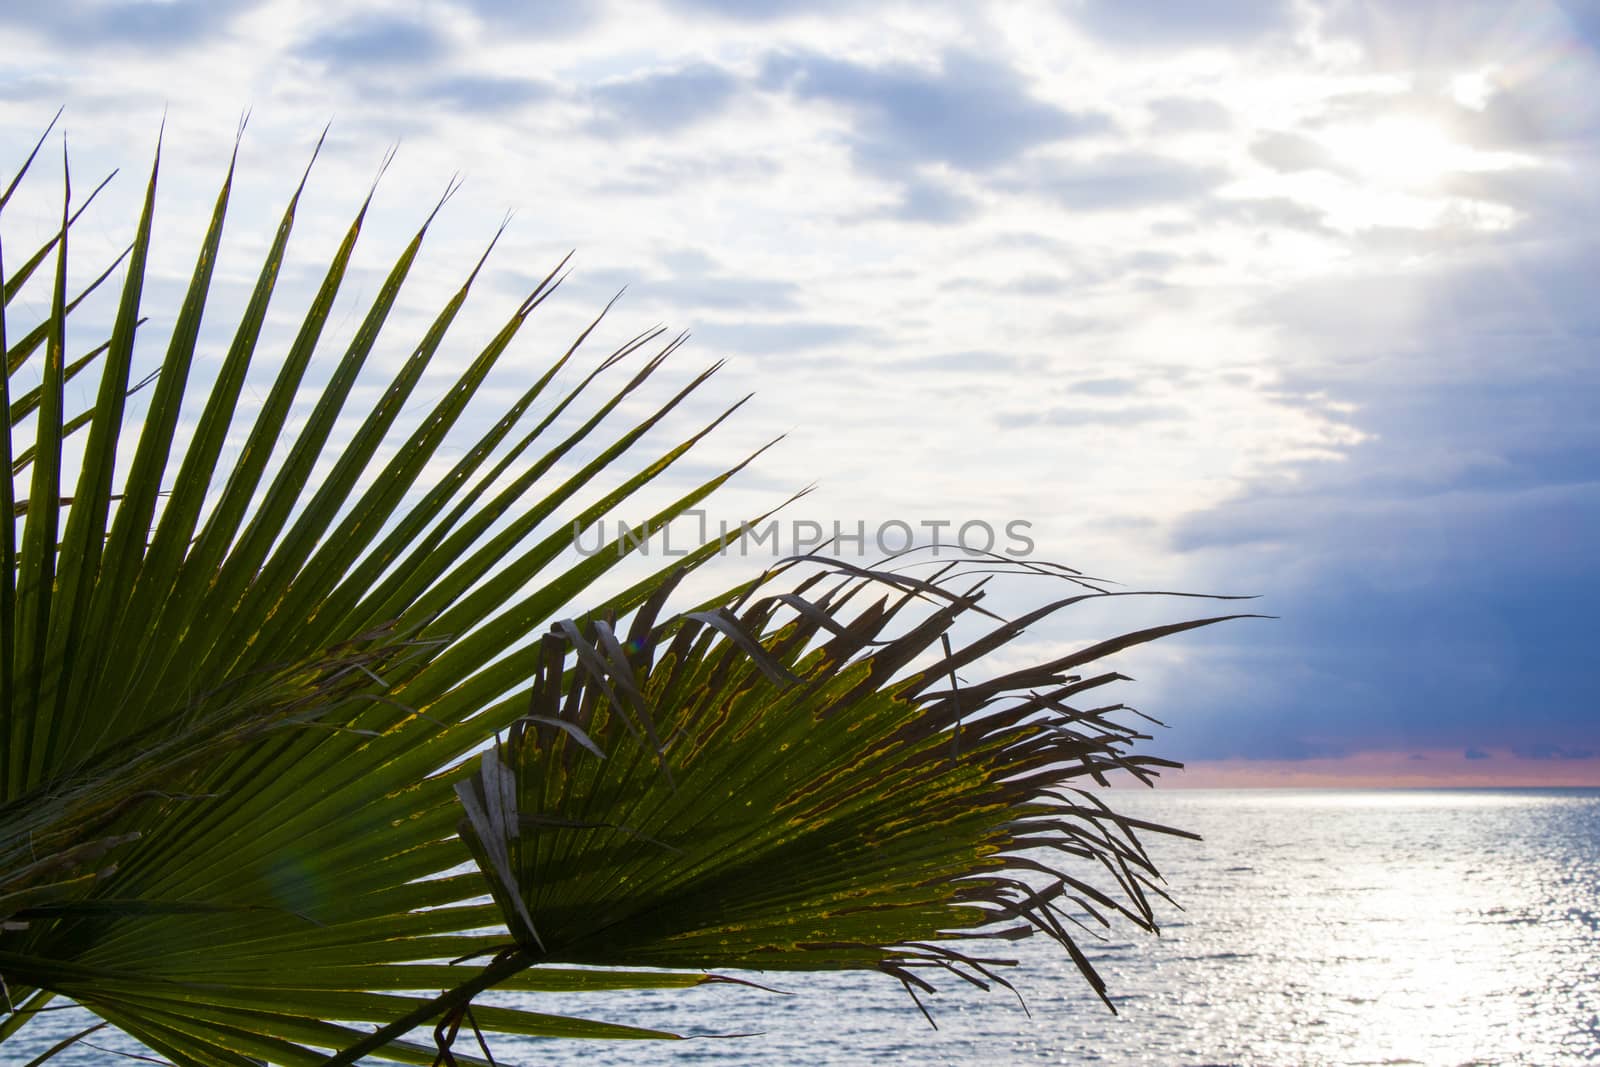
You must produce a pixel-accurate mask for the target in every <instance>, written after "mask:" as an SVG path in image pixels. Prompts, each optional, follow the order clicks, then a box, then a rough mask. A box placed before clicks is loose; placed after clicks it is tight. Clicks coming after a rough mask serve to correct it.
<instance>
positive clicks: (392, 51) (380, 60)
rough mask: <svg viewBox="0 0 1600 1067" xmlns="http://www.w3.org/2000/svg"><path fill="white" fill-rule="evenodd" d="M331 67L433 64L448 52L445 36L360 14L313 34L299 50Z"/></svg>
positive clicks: (393, 18)
mask: <svg viewBox="0 0 1600 1067" xmlns="http://www.w3.org/2000/svg"><path fill="white" fill-rule="evenodd" d="M297 51H298V52H299V54H300V55H302V56H304V57H306V58H308V59H314V60H317V61H319V62H322V63H326V64H327V65H328V66H329V67H333V68H341V67H368V66H390V65H395V66H399V65H403V64H415V63H431V62H433V61H435V60H438V59H442V58H443V57H444V56H445V55H446V53H447V52H448V51H449V48H448V44H447V42H446V39H445V37H444V35H443V34H441V33H440V32H439V31H438V30H436V29H434V28H433V27H432V26H429V25H428V24H427V23H424V22H418V21H415V20H413V19H409V18H402V17H399V16H394V15H378V14H370V15H360V16H357V17H355V18H350V19H346V20H345V21H343V22H340V23H337V24H335V25H332V26H329V27H327V28H326V29H323V30H320V31H318V32H317V33H315V34H313V35H312V36H310V37H309V38H307V39H306V40H305V41H303V42H302V43H301V45H300V46H299V48H298V49H297Z"/></svg>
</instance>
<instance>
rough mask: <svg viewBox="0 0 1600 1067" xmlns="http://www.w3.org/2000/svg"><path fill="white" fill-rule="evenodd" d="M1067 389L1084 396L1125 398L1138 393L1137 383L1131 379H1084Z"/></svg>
mask: <svg viewBox="0 0 1600 1067" xmlns="http://www.w3.org/2000/svg"><path fill="white" fill-rule="evenodd" d="M1067 389H1068V390H1069V391H1070V392H1074V393H1082V394H1084V395H1085V396H1127V395H1128V394H1129V393H1136V392H1138V391H1139V383H1138V382H1136V381H1134V380H1133V379H1132V378H1085V379H1084V380H1082V381H1078V382H1073V383H1072V384H1071V385H1069V386H1067Z"/></svg>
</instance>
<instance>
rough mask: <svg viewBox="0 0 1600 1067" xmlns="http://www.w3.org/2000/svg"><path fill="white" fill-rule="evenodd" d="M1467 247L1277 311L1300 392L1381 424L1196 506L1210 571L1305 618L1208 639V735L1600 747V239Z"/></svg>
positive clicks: (1213, 747)
mask: <svg viewBox="0 0 1600 1067" xmlns="http://www.w3.org/2000/svg"><path fill="white" fill-rule="evenodd" d="M1551 227H1552V228H1551V232H1555V229H1556V227H1555V221H1554V220H1552V222H1551ZM1567 229H1568V230H1569V232H1571V233H1580V232H1581V227H1579V226H1578V225H1577V224H1576V222H1575V220H1569V222H1568V226H1567ZM1444 263H1445V265H1442V266H1436V267H1434V268H1433V269H1431V270H1426V271H1418V270H1416V269H1415V268H1407V269H1399V270H1396V271H1394V272H1392V273H1389V272H1381V271H1371V270H1369V272H1368V274H1367V276H1366V277H1364V278H1360V279H1342V280H1340V281H1338V282H1328V283H1324V284H1320V285H1310V284H1303V285H1301V286H1300V287H1298V291H1297V292H1296V294H1295V295H1294V296H1293V297H1292V298H1289V299H1280V300H1275V301H1273V302H1272V303H1271V304H1269V305H1266V306H1265V307H1264V308H1263V309H1262V313H1261V315H1260V317H1259V318H1258V320H1257V321H1258V323H1260V324H1266V323H1274V324H1275V325H1276V327H1277V329H1278V330H1279V335H1280V337H1281V338H1282V339H1283V343H1284V346H1285V349H1284V350H1285V362H1284V363H1283V364H1282V365H1281V366H1280V367H1279V373H1280V380H1279V387H1278V395H1279V396H1280V397H1281V398H1283V399H1284V400H1285V401H1286V402H1295V403H1300V404H1304V405H1306V406H1308V407H1313V408H1314V407H1315V406H1317V405H1323V406H1324V407H1325V406H1326V405H1327V404H1329V403H1338V404H1345V405H1348V406H1349V408H1348V411H1347V412H1346V415H1345V417H1346V418H1348V419H1349V420H1350V421H1351V422H1352V423H1353V424H1354V426H1355V427H1356V428H1358V429H1359V430H1360V431H1361V432H1362V433H1363V434H1365V435H1366V440H1364V441H1363V442H1362V443H1360V444H1359V445H1355V446H1353V447H1347V448H1346V449H1344V450H1343V452H1344V458H1343V459H1342V460H1341V461H1338V462H1327V461H1320V462H1309V461H1307V462H1293V463H1285V464H1284V465H1282V467H1281V468H1280V469H1278V470H1277V471H1275V472H1272V473H1271V474H1269V475H1266V476H1263V477H1261V478H1260V479H1258V480H1255V481H1253V482H1251V483H1250V484H1248V485H1246V486H1245V487H1244V488H1243V489H1242V490H1241V491H1240V492H1239V493H1237V494H1236V495H1235V496H1233V497H1232V498H1231V499H1228V500H1227V501H1225V502H1224V503H1221V504H1219V505H1217V506H1215V507H1211V508H1207V509H1205V510H1203V511H1201V512H1198V513H1195V514H1193V515H1191V516H1189V517H1187V518H1186V519H1184V520H1182V521H1181V522H1179V523H1178V524H1176V526H1175V528H1174V533H1173V539H1172V542H1171V544H1172V547H1173V548H1174V549H1176V550H1178V551H1180V552H1182V553H1184V554H1186V555H1187V556H1188V557H1189V558H1190V559H1191V560H1193V561H1195V563H1196V564H1197V565H1198V566H1199V567H1200V569H1201V570H1203V571H1204V572H1205V573H1207V574H1209V575H1211V577H1210V578H1208V579H1207V580H1206V583H1205V584H1206V585H1208V586H1211V587H1216V586H1218V585H1235V583H1236V582H1237V581H1238V578H1239V576H1245V577H1246V582H1247V585H1248V588H1249V589H1250V590H1251V591H1262V592H1265V593H1267V594H1268V601H1267V605H1268V607H1267V610H1269V611H1271V612H1272V613H1273V614H1277V615H1281V616H1282V617H1283V619H1282V621H1281V622H1278V623H1274V624H1273V625H1272V626H1270V627H1265V628H1262V629H1261V630H1260V631H1258V632H1255V633H1252V634H1250V635H1249V639H1248V641H1246V640H1245V639H1244V638H1243V636H1241V637H1240V638H1237V640H1239V642H1240V643H1238V644H1232V642H1233V641H1234V640H1236V639H1235V638H1234V637H1232V635H1223V636H1222V643H1221V644H1219V645H1217V646H1213V647H1212V648H1210V649H1209V650H1208V652H1207V663H1206V664H1205V665H1204V666H1202V668H1201V669H1200V670H1199V671H1198V675H1200V676H1202V677H1204V676H1206V675H1207V672H1213V673H1211V674H1210V676H1209V677H1210V680H1209V681H1200V680H1199V679H1198V678H1196V679H1191V683H1192V684H1188V685H1186V689H1185V697H1186V700H1187V701H1188V704H1189V708H1190V710H1191V712H1192V713H1193V715H1194V717H1195V718H1194V726H1193V731H1192V733H1191V734H1190V737H1189V740H1188V742H1187V743H1188V744H1190V745H1192V746H1193V747H1192V748H1191V750H1190V754H1192V755H1195V756H1197V757H1201V758H1204V757H1206V756H1210V755H1215V756H1219V757H1220V756H1226V755H1229V754H1241V752H1244V751H1245V750H1248V751H1247V752H1246V753H1245V754H1249V755H1253V756H1258V757H1277V756H1284V755H1287V754H1289V753H1290V752H1292V751H1295V750H1297V746H1300V745H1302V744H1303V743H1305V742H1306V741H1307V740H1308V738H1311V737H1313V736H1316V737H1321V738H1323V739H1327V736H1328V733H1329V725H1328V724H1331V723H1337V724H1338V725H1337V734H1336V736H1337V737H1338V738H1340V739H1341V740H1342V742H1343V743H1344V744H1346V745H1347V746H1349V747H1351V748H1353V749H1364V748H1385V749H1412V748H1419V747H1440V748H1448V747H1452V746H1460V744H1461V737H1462V734H1463V733H1468V734H1469V735H1470V736H1471V737H1472V738H1473V740H1474V742H1475V744H1476V745H1477V746H1479V747H1480V748H1482V749H1484V750H1489V749H1490V748H1491V747H1492V748H1494V749H1513V750H1516V751H1519V752H1521V753H1523V754H1524V755H1525V758H1528V754H1531V753H1535V752H1541V751H1546V750H1545V749H1543V748H1541V747H1540V746H1548V745H1550V744H1552V743H1553V739H1558V741H1559V746H1558V747H1560V748H1561V751H1563V752H1566V753H1568V754H1570V753H1574V752H1583V751H1592V750H1600V717H1597V716H1595V715H1594V713H1593V709H1594V707H1595V706H1596V705H1597V702H1600V688H1597V681H1596V677H1595V675H1594V672H1593V670H1592V668H1591V667H1590V666H1589V664H1590V662H1591V661H1592V659H1593V650H1592V649H1591V648H1590V647H1589V644H1590V639H1589V637H1588V636H1587V635H1588V634H1589V633H1590V632H1591V630H1592V627H1591V625H1590V621H1589V620H1590V617H1591V615H1592V611H1593V607H1592V605H1593V604H1594V603H1595V602H1597V601H1600V557H1596V555H1595V553H1594V551H1593V547H1592V546H1593V545H1595V544H1597V543H1600V476H1597V475H1596V472H1597V471H1600V425H1597V424H1596V423H1595V421H1594V419H1593V415H1592V412H1593V411H1594V410H1595V409H1596V408H1597V407H1600V373H1597V372H1596V371H1595V369H1594V363H1593V346H1594V339H1595V338H1596V337H1600V308H1597V307H1596V306H1595V304H1594V302H1593V300H1592V298H1591V296H1590V294H1589V289H1590V284H1589V281H1588V279H1590V278H1592V277H1594V276H1595V274H1596V273H1600V243H1592V242H1590V241H1588V240H1585V239H1582V238H1580V239H1578V240H1568V241H1567V242H1566V243H1565V244H1562V243H1558V242H1556V241H1553V240H1548V239H1546V240H1539V241H1535V242H1529V243H1527V244H1518V243H1515V242H1501V243H1499V244H1497V245H1496V246H1495V247H1494V248H1493V249H1492V250H1485V251H1484V252H1483V253H1481V254H1479V255H1476V256H1474V257H1472V258H1469V259H1465V260H1464V261H1463V260H1459V259H1457V260H1449V259H1447V260H1445V261H1444ZM1241 676H1249V677H1250V678H1251V679H1252V684H1253V685H1254V687H1255V688H1254V689H1253V690H1252V691H1251V692H1249V693H1245V694H1241V692H1240V690H1239V686H1240V678H1241ZM1274 706H1276V707H1281V708H1285V709H1293V713H1292V714H1291V715H1281V716H1280V715H1276V714H1274V713H1273V712H1272V711H1271V710H1270V709H1272V708H1273V707H1274ZM1242 707H1243V708H1244V709H1245V710H1241V708H1242ZM1224 721H1226V722H1227V723H1228V726H1227V731H1226V732H1224V731H1223V730H1222V729H1221V727H1220V725H1219V724H1220V723H1222V722H1224ZM1551 754H1552V756H1553V755H1554V752H1553V750H1552V753H1551Z"/></svg>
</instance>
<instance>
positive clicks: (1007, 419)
mask: <svg viewBox="0 0 1600 1067" xmlns="http://www.w3.org/2000/svg"><path fill="white" fill-rule="evenodd" d="M1186 414H1187V413H1186V412H1185V411H1184V410H1183V408H1180V407H1176V406H1173V405H1170V404H1136V405H1133V406H1130V407H1121V408H1108V407H1053V408H1048V409H1046V410H1044V411H1008V412H1001V413H1000V414H999V415H997V416H996V417H995V421H996V422H998V423H999V424H1000V425H1002V426H1063V427H1064V426H1119V427H1121V426H1143V425H1147V424H1149V423H1152V422H1169V421H1172V420H1175V419H1182V418H1184V417H1185V416H1186Z"/></svg>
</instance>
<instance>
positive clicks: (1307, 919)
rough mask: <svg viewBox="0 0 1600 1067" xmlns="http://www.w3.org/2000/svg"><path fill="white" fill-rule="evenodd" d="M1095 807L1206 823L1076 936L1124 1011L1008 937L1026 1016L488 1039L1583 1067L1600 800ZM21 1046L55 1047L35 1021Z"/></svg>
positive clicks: (1298, 796)
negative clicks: (1167, 892) (1152, 905)
mask: <svg viewBox="0 0 1600 1067" xmlns="http://www.w3.org/2000/svg"><path fill="white" fill-rule="evenodd" d="M1111 800H1112V802H1113V804H1114V805H1116V806H1121V807H1122V808H1124V809H1126V810H1128V811H1129V813H1130V814H1135V815H1138V816H1140V817H1143V818H1146V819H1150V820H1152V821H1156V822H1166V823H1170V824H1172V825H1176V826H1181V827H1184V828H1187V829H1192V830H1195V831H1198V832H1200V833H1201V834H1203V835H1205V838H1206V840H1205V841H1203V842H1199V843H1194V842H1186V841H1180V840H1167V839H1160V838H1153V839H1151V842H1150V844H1151V848H1152V852H1153V854H1154V856H1155V858H1156V860H1157V862H1158V863H1159V864H1160V866H1161V867H1162V869H1163V871H1164V872H1165V873H1166V875H1167V879H1168V882H1169V884H1170V886H1171V887H1172V892H1173V894H1174V896H1175V897H1176V898H1177V899H1178V901H1179V903H1181V904H1182V905H1183V906H1184V908H1185V909H1187V910H1186V911H1182V912H1180V911H1178V910H1176V909H1174V908H1171V907H1167V908H1165V909H1164V912H1163V914H1164V917H1165V922H1164V929H1163V936H1162V937H1160V938H1154V937H1144V936H1139V935H1137V932H1136V931H1131V930H1113V931H1112V934H1113V937H1112V939H1111V940H1108V941H1106V942H1103V943H1099V944H1096V945H1093V946H1086V947H1088V948H1089V955H1090V956H1091V957H1092V958H1093V959H1094V960H1095V963H1096V966H1097V967H1098V968H1099V969H1100V971H1101V974H1102V975H1103V976H1104V977H1105V978H1106V980H1107V982H1108V983H1109V985H1110V987H1111V990H1112V993H1113V997H1114V999H1115V1001H1116V1003H1117V1006H1118V1009H1119V1012H1120V1014H1119V1015H1117V1016H1112V1015H1111V1014H1110V1013H1109V1012H1107V1011H1106V1010H1105V1009H1104V1008H1103V1007H1102V1006H1100V1005H1099V1003H1098V1001H1097V1000H1096V999H1095V998H1094V996H1093V994H1092V993H1091V992H1090V991H1089V990H1088V989H1087V987H1086V986H1085V985H1084V983H1083V982H1082V980H1081V979H1080V978H1078V976H1077V974H1076V972H1075V970H1074V969H1073V966H1072V963H1071V961H1070V960H1069V959H1068V958H1067V957H1066V955H1065V954H1064V953H1062V952H1061V951H1060V950H1059V949H1054V948H1053V947H1052V946H1051V945H1050V944H1049V943H1048V942H1045V941H1043V940H1042V939H1039V938H1035V939H1034V940H1033V942H1032V943H1027V944H1023V945H1020V946H1007V947H1006V948H1007V951H1008V952H1009V951H1011V950H1013V949H1014V950H1015V952H1016V954H1018V955H1020V956H1021V957H1022V958H1023V960H1024V967H1023V968H1021V969H1020V970H1021V973H1020V974H1019V975H1018V986H1019V988H1020V989H1021V990H1022V992H1023V994H1024V996H1025V997H1026V999H1027V1008H1028V1013H1025V1012H1024V1010H1023V1009H1022V1008H1021V1007H1020V1006H1019V1005H1018V1003H1017V1001H1016V999H1015V998H1013V997H1011V996H1010V995H1009V994H1007V993H1005V992H1004V991H1003V990H996V991H994V992H992V993H988V994H985V993H981V992H979V991H978V990H976V989H972V988H971V987H967V986H964V985H962V984H960V983H956V982H954V981H949V982H946V983H944V984H943V988H944V992H943V993H942V994H941V995H939V996H937V997H933V998H929V999H928V1006H929V1009H930V1010H931V1011H932V1013H933V1015H934V1018H935V1019H936V1020H937V1021H938V1023H939V1027H940V1029H939V1030H937V1031H934V1030H931V1029H929V1027H928V1026H927V1023H926V1022H925V1021H924V1020H923V1019H922V1016H921V1015H920V1014H919V1013H918V1012H917V1010H916V1008H915V1007H914V1006H913V1005H912V1004H911V1002H910V1001H909V1000H908V999H907V998H906V996H905V994H904V993H903V992H901V990H900V987H899V986H898V984H897V983H895V982H894V981H892V980H891V979H888V978H885V977H882V976H878V975H824V976H811V977H801V976H792V975H766V976H755V977H756V978H757V979H758V980H760V981H763V982H765V983H766V984H769V985H776V986H779V987H781V988H784V989H788V990H793V991H795V992H796V993H797V994H798V995H796V996H789V997H785V996H777V995H774V994H770V993H763V992H760V991H758V990H752V989H745V988H738V987H731V986H711V987H706V988H703V989H698V990H693V991H690V992H688V993H673V992H643V993H634V994H611V995H604V996H589V997H575V996H561V997H556V996H544V997H537V998H536V997H532V996H518V997H510V998H508V999H511V1000H514V1001H517V1002H519V1003H521V1004H522V1005H523V1006H525V1007H528V1008H533V1009H535V1010H539V1011H550V1012H571V1013H573V1014H584V1015H588V1016H590V1017H595V1018H603V1019H608V1020H611V1021H615V1022H626V1023H631V1024H635V1025H640V1026H651V1027H659V1028H663V1029H672V1030H676V1031H678V1032H688V1033H699V1034H717V1033H730V1032H744V1033H749V1032H752V1031H762V1032H763V1036H760V1037H752V1038H743V1039H732V1040H696V1041H691V1042H685V1043H681V1044H680V1043H672V1044H658V1043H638V1044H634V1043H606V1042H544V1041H529V1040H526V1039H523V1040H513V1039H509V1038H501V1039H497V1040H496V1041H495V1042H494V1045H493V1048H494V1051H495V1054H496V1056H497V1058H500V1059H501V1060H502V1061H504V1062H510V1063H519V1064H527V1063H573V1064H577V1063H581V1064H583V1065H584V1067H608V1065H638V1064H651V1063H669V1062H670V1063H685V1064H746V1063H761V1064H885V1063H906V1064H911V1063H917V1064H925V1063H954V1062H967V1063H972V1062H977V1063H995V1064H1005V1063H1100V1064H1163V1065H1177V1064H1185V1065H1200V1064H1307V1065H1312V1064H1403V1063H1420V1064H1445V1065H1459V1064H1527V1065H1530V1067H1555V1065H1562V1064H1579V1063H1593V1062H1600V791H1593V790H1589V791H1581V790H1565V791H1554V790H1552V791H1466V790H1462V791H1427V792H1422V791H1416V792H1377V791H1373V792H1272V791H1238V792H1233V791H1206V792H1154V793H1147V792H1134V791H1130V790H1118V791H1117V792H1116V794H1115V796H1113V797H1112V798H1111ZM997 954H1005V953H997ZM1029 1013H1031V1014H1029ZM66 1026H67V1020H66V1019H65V1018H64V1017H63V1018H62V1019H61V1020H60V1021H59V1023H57V1024H55V1025H54V1026H53V1027H52V1029H55V1030H57V1032H60V1033H64V1032H68V1031H67V1029H66ZM37 1039H38V1040H39V1041H40V1045H39V1047H40V1048H41V1049H42V1048H43V1047H45V1045H46V1044H48V1041H47V1040H45V1033H44V1032H43V1031H41V1032H39V1033H38V1035H37ZM469 1044H470V1037H469V1038H466V1039H464V1040H463V1042H462V1043H461V1044H459V1045H458V1048H459V1049H460V1050H462V1051H466V1049H467V1046H468V1045H469ZM6 1052H7V1054H8V1055H9V1054H10V1053H11V1049H10V1048H9V1047H8V1048H7V1050H6ZM30 1054H31V1053H30ZM25 1059H26V1056H24V1057H23V1060H19V1061H18V1062H23V1061H25ZM8 1062H9V1060H8ZM63 1062H70V1063H84V1064H87V1063H99V1062H103V1059H102V1058H100V1057H98V1056H96V1055H93V1054H87V1052H85V1053H84V1054H80V1056H78V1057H75V1058H73V1059H71V1060H65V1061H63Z"/></svg>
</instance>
